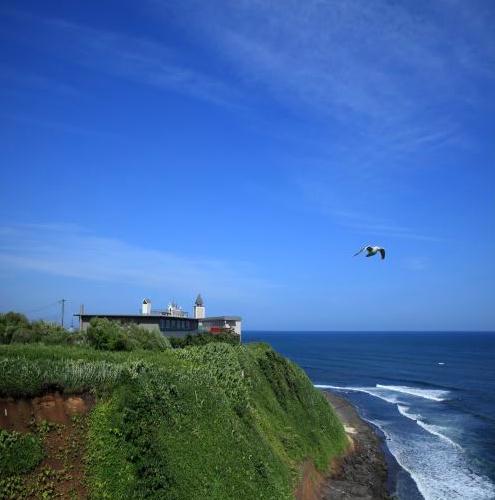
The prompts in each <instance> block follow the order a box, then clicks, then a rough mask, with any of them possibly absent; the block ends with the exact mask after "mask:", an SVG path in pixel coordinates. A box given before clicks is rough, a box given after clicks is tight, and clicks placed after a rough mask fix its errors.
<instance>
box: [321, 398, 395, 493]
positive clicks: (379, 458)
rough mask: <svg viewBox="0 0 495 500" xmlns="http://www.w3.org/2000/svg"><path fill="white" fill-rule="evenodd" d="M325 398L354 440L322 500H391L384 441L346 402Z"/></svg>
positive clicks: (326, 482)
mask: <svg viewBox="0 0 495 500" xmlns="http://www.w3.org/2000/svg"><path fill="white" fill-rule="evenodd" d="M325 395H326V397H327V399H328V401H329V403H330V404H331V405H332V407H333V409H334V410H335V412H336V413H337V415H338V416H339V418H340V420H341V422H342V424H343V425H344V427H345V429H346V432H347V435H348V436H349V439H350V440H351V442H352V444H351V451H350V452H349V453H348V454H347V455H346V456H345V457H343V458H342V459H340V460H339V461H338V462H337V463H336V464H335V465H334V467H333V469H334V471H333V472H332V474H331V475H330V476H328V477H327V478H325V480H324V481H323V484H322V485H321V489H320V495H319V498H320V500H389V499H390V498H391V497H390V495H389V493H388V491H387V462H386V459H385V455H384V452H383V450H382V444H381V438H380V437H379V436H378V435H377V434H376V433H375V431H374V430H373V428H372V427H371V426H370V425H369V424H368V423H366V422H365V421H364V420H363V419H362V418H361V417H360V416H359V415H358V413H357V411H356V409H355V408H354V406H353V405H352V404H351V403H349V402H348V401H347V400H346V399H344V398H342V397H340V396H337V395H336V394H334V393H332V392H328V391H325Z"/></svg>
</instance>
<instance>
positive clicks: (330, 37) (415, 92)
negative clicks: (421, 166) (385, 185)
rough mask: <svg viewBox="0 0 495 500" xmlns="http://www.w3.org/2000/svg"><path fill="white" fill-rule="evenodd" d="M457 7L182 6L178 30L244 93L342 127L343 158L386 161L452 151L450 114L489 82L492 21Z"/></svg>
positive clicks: (459, 130) (358, 1)
mask: <svg viewBox="0 0 495 500" xmlns="http://www.w3.org/2000/svg"><path fill="white" fill-rule="evenodd" d="M461 4H463V2H453V1H449V2H447V1H445V2H438V3H435V4H431V2H418V3H410V2H400V1H399V2H393V3H390V2H388V1H377V2H368V1H366V0H352V1H347V2H340V1H320V0H308V1H306V2H299V1H296V0H292V1H287V2H280V1H272V0H259V1H255V2H247V1H241V2H224V3H222V4H221V8H220V7H219V6H218V5H213V4H212V3H210V2H193V5H195V8H194V9H191V8H190V2H188V8H187V9H185V12H187V16H186V15H184V25H186V24H187V25H188V26H191V25H192V26H193V28H190V29H191V31H192V30H193V29H194V30H195V32H196V31H197V32H202V33H203V35H204V40H205V43H209V44H210V45H211V46H213V48H214V50H216V51H217V52H218V53H221V54H223V56H224V57H225V58H226V59H227V60H228V61H230V64H231V65H232V66H233V67H235V68H236V70H237V71H238V72H239V73H240V74H241V75H242V77H243V80H244V83H245V85H247V86H251V87H257V88H258V90H261V91H266V92H269V93H270V94H271V96H272V97H273V98H274V99H276V100H278V101H279V102H281V103H283V104H286V105H288V106H290V107H291V108H293V109H297V110H299V111H300V112H303V113H304V114H306V115H307V114H308V113H310V114H312V115H316V116H318V117H319V118H320V119H321V120H323V121H327V122H328V123H329V124H333V125H334V126H338V127H339V128H342V127H343V128H344V130H343V131H342V135H343V136H344V137H345V142H346V143H347V144H346V148H347V153H348V154H349V156H353V154H354V151H355V150H356V149H359V150H360V151H362V154H361V155H359V157H358V158H356V163H358V162H360V161H361V162H363V161H370V159H372V160H373V159H374V160H375V161H380V159H383V158H384V157H385V158H388V159H389V161H390V159H392V160H393V159H395V158H397V159H399V158H400V159H402V160H403V159H404V157H406V156H407V155H409V154H411V153H412V152H414V151H417V150H428V149H430V148H435V147H442V146H444V145H446V144H449V145H452V144H455V143H456V142H458V141H459V139H460V137H461V136H462V135H463V133H464V130H463V127H462V124H461V123H459V122H458V121H457V120H456V119H454V118H453V116H455V108H458V107H459V106H461V107H464V106H473V105H480V103H477V102H476V100H477V97H476V96H477V93H478V92H477V91H478V87H479V85H482V84H483V82H486V81H487V79H488V80H489V81H491V82H493V78H494V75H495V72H494V69H495V65H494V62H495V59H494V56H493V54H494V50H493V49H494V43H493V37H489V36H488V35H487V34H488V33H490V30H491V25H490V22H489V19H490V16H486V15H485V17H483V12H482V9H479V6H477V5H472V6H470V8H469V9H468V8H466V4H465V3H464V4H463V5H461ZM165 9H167V8H165ZM191 12H193V13H194V14H195V15H196V22H194V14H193V16H191ZM205 20H206V21H205ZM212 20H214V22H211V21H212ZM459 26H461V28H460V29H459ZM196 36H197V35H196ZM334 135H335V134H334ZM339 139H340V140H341V137H340V136H339V134H337V137H336V140H339ZM341 142H343V141H342V140H341ZM341 147H343V146H341Z"/></svg>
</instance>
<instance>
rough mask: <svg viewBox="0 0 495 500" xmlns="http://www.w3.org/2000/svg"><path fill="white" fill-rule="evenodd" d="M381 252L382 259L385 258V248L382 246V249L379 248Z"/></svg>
mask: <svg viewBox="0 0 495 500" xmlns="http://www.w3.org/2000/svg"><path fill="white" fill-rule="evenodd" d="M378 251H379V252H380V255H381V256H382V260H383V259H384V258H385V248H380V250H378Z"/></svg>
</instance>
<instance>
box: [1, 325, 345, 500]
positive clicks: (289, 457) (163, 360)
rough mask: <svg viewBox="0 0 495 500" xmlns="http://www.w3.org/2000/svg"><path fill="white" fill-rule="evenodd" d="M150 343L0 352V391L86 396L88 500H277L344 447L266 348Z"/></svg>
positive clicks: (310, 397) (295, 378) (331, 423)
mask: <svg viewBox="0 0 495 500" xmlns="http://www.w3.org/2000/svg"><path fill="white" fill-rule="evenodd" d="M92 326H93V325H92ZM106 326H108V325H106ZM100 327H101V323H100V324H97V325H95V329H96V328H100ZM107 330H108V328H107ZM93 333H94V332H93ZM88 337H89V336H88ZM115 337H118V335H116V336H111V335H109V336H108V340H106V341H105V342H107V344H106V347H104V348H108V349H112V347H114V346H115V345H116V344H115V343H114V340H115ZM208 340H209V339H208ZM95 342H97V340H95ZM146 342H148V341H146ZM131 344H132V342H131ZM93 345H95V346H96V344H93ZM150 345H153V347H151V348H149V349H148V350H144V349H143V347H142V345H141V346H140V347H141V348H140V349H139V350H137V349H134V350H124V351H121V352H109V351H102V350H98V349H94V348H89V347H80V346H47V345H5V346H0V373H2V377H1V379H0V393H1V394H3V395H13V396H34V395H38V394H42V393H44V392H46V391H47V390H52V389H54V388H56V389H59V390H61V391H64V392H65V393H71V392H72V393H77V392H86V391H91V392H92V393H93V394H96V396H97V404H96V406H95V407H94V409H93V410H92V412H91V413H90V415H89V418H88V421H87V430H86V431H85V432H87V443H86V446H87V452H86V457H85V464H86V471H85V475H86V480H87V484H88V489H89V492H90V495H91V497H92V498H96V499H99V498H101V499H104V498H124V497H129V498H160V499H162V498H163V499H177V500H179V499H204V498H209V499H229V498H231V499H252V498H260V499H261V498H266V499H268V498H269V499H286V498H287V499H288V498H293V492H294V489H295V486H296V484H297V481H298V479H299V475H300V465H301V464H302V462H304V461H305V460H308V459H309V460H312V461H313V462H314V463H315V465H316V467H317V468H319V469H320V470H324V469H326V468H327V467H328V464H329V462H330V460H331V459H332V458H333V457H335V456H336V455H338V454H340V453H342V452H343V450H344V449H345V447H346V443H347V441H346V437H345V433H344V430H343V428H342V425H341V424H340V422H339V421H338V419H337V418H336V416H335V415H334V413H333V411H332V410H331V408H330V407H329V405H328V404H327V401H326V400H325V398H324V396H323V395H322V394H321V393H320V392H319V391H317V390H316V389H314V387H313V386H312V384H311V382H310V381H309V379H308V378H307V376H306V375H305V373H304V372H303V371H302V370H301V369H300V368H299V367H298V366H297V365H295V364H293V363H292V362H290V361H288V360H287V359H285V358H284V357H282V356H280V355H279V354H278V353H276V352H275V351H273V350H272V349H271V348H270V347H269V346H268V345H265V344H249V345H245V346H244V345H243V346H240V345H231V344H227V343H224V342H217V341H214V342H207V343H205V344H204V345H197V346H189V347H185V348H183V349H165V350H163V347H162V346H160V345H159V344H155V343H154V340H153V339H152V340H151V344H150ZM98 347H100V349H102V347H101V345H98Z"/></svg>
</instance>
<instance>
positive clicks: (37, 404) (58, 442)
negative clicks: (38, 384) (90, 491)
mask: <svg viewBox="0 0 495 500" xmlns="http://www.w3.org/2000/svg"><path fill="white" fill-rule="evenodd" d="M93 406H94V399H93V398H92V397H91V396H89V395H84V396H64V395H61V394H59V393H53V394H47V395H45V396H42V397H37V398H33V399H18V400H15V399H12V398H0V428H3V429H6V430H9V431H14V430H15V431H19V432H36V433H38V434H39V435H40V436H42V438H43V448H44V452H45V457H44V459H43V461H42V462H41V463H40V464H39V465H38V466H37V467H36V468H35V469H34V470H33V471H32V472H30V473H29V474H26V475H25V476H24V478H23V479H24V486H23V488H22V491H21V492H20V493H19V498H87V492H86V487H85V481H84V463H83V457H84V451H85V442H86V432H87V413H88V412H89V410H90V409H91V408H92V407H93Z"/></svg>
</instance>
